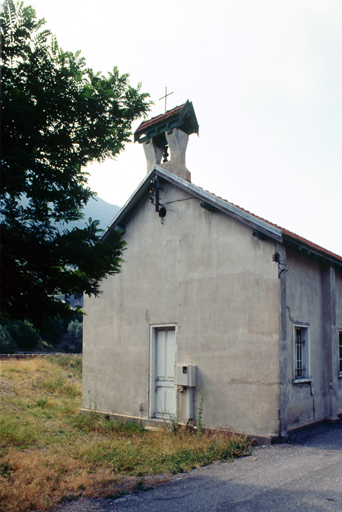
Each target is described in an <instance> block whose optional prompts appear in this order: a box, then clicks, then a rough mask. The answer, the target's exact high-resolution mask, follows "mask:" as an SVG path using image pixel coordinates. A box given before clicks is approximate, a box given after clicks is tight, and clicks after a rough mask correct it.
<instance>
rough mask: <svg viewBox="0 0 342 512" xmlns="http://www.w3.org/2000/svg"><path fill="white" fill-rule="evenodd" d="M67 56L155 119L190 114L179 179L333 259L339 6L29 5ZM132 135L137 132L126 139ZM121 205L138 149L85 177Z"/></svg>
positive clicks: (321, 1)
mask: <svg viewBox="0 0 342 512" xmlns="http://www.w3.org/2000/svg"><path fill="white" fill-rule="evenodd" d="M25 4H31V5H33V7H35V9H36V11H37V16H38V17H44V18H45V19H46V21H47V25H46V27H47V28H49V29H51V30H52V32H53V33H54V34H55V35H56V36H57V40H58V41H59V44H60V46H61V47H62V48H63V49H64V50H71V51H76V50H78V49H80V50H81V51H82V55H83V56H84V57H85V58H86V61H87V65H88V66H90V67H92V68H93V69H94V70H95V71H99V70H101V71H103V72H106V71H108V70H111V69H112V68H113V66H117V67H118V68H119V71H120V73H129V74H130V75H131V84H132V85H133V86H136V85H137V83H138V82H142V91H146V92H149V93H150V95H151V98H152V100H153V101H154V102H155V106H154V107H153V109H152V112H151V116H155V115H158V114H160V113H162V112H163V111H164V102H163V101H159V98H160V97H161V96H163V95H164V91H165V86H167V87H168V92H172V91H173V94H172V95H171V96H170V97H169V99H168V104H167V108H168V109H170V108H173V107H175V106H176V105H180V104H182V103H184V102H185V101H186V100H187V99H189V100H190V101H192V102H193V105H194V108H195V112H196V116H197V120H198V123H199V126H200V130H199V137H197V135H191V136H190V138H189V144H188V150H187V167H188V169H189V170H190V171H191V174H192V181H193V183H195V184H196V185H198V186H201V187H203V188H204V189H206V190H209V191H210V192H213V193H215V194H216V195H219V196H221V197H223V198H224V199H227V200H228V201H230V202H232V203H234V204H236V205H238V206H241V207H243V208H245V209H247V210H249V211H251V212H252V213H255V214H257V215H259V216H261V217H263V218H265V219H266V220H269V221H271V222H274V223H276V224H278V225H280V226H282V227H284V228H287V229H289V230H291V231H293V232H295V233H297V234H299V235H301V236H304V237H306V238H308V239H309V240H311V241H313V242H315V243H317V244H319V245H322V246H323V247H325V248H326V249H329V250H331V251H333V252H336V253H337V254H340V255H342V229H341V219H342V201H341V190H342V2H341V0H225V1H223V0H211V1H210V2H203V1H202V2H201V1H199V0H173V2H161V1H160V0H148V1H145V2H143V1H141V0H130V1H127V0H120V1H119V0H112V1H109V0H96V1H95V2H94V1H91V2H90V1H89V0H83V1H80V0H59V1H58V2H55V1H47V0H32V2H27V1H25ZM139 124H140V121H139V122H136V123H135V124H134V126H133V131H134V130H135V129H136V128H137V126H138V125H139ZM89 171H90V172H91V177H90V179H89V184H90V186H91V188H92V189H93V190H95V191H96V192H97V193H98V195H99V196H100V197H101V198H103V199H104V200H105V201H107V202H109V203H112V204H117V205H119V206H121V205H123V204H124V203H125V201H126V200H127V199H128V197H129V196H130V195H131V194H132V192H133V191H134V190H135V189H136V187H137V186H138V185H139V183H140V182H141V181H142V179H143V178H144V176H145V174H146V162H145V156H144V152H143V148H142V147H141V146H140V145H138V144H133V143H132V144H130V145H129V146H127V148H126V150H125V152H124V153H122V154H121V155H119V157H118V158H117V160H116V161H108V162H105V163H104V164H102V165H101V166H99V165H96V166H95V165H94V166H92V167H91V168H90V169H89Z"/></svg>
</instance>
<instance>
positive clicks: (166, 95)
mask: <svg viewBox="0 0 342 512" xmlns="http://www.w3.org/2000/svg"><path fill="white" fill-rule="evenodd" d="M171 94H173V92H169V94H167V87H165V96H162V97H161V98H159V101H160V100H163V99H164V98H165V111H164V114H165V112H166V98H167V97H168V96H171Z"/></svg>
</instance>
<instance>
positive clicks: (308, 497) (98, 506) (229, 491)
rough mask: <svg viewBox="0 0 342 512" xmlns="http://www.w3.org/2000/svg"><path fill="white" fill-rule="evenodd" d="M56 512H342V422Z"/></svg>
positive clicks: (78, 502) (59, 507) (65, 507)
mask: <svg viewBox="0 0 342 512" xmlns="http://www.w3.org/2000/svg"><path fill="white" fill-rule="evenodd" d="M54 510H55V512H95V511H96V512H114V511H115V512H127V511H129V512H143V511H148V512H177V511H181V512H195V511H201V512H206V511H215V512H292V511H293V512H294V511H296V512H342V422H340V423H339V424H338V425H320V426H318V427H316V428H314V429H310V430H306V431H302V432H300V433H297V434H295V435H292V436H291V438H290V439H289V441H288V442H286V443H283V444H277V445H274V446H271V447H258V448H256V449H255V450H254V453H253V455H252V456H251V457H244V458H242V459H237V460H236V461H234V462H232V463H227V462H224V463H217V464H211V465H210V466H206V467H204V468H200V469H195V470H193V471H190V472H189V473H186V474H182V475H177V476H175V477H174V478H172V480H171V481H170V482H168V483H167V484H165V485H163V486H161V487H157V488H155V489H153V490H151V491H147V492H139V493H137V494H133V495H130V496H124V497H122V498H120V499H118V500H101V499H99V500H97V499H87V500H85V499H81V500H78V501H76V502H72V503H68V504H64V505H60V506H58V507H57V508H55V509H54Z"/></svg>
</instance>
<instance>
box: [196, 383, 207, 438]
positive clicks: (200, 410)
mask: <svg viewBox="0 0 342 512" xmlns="http://www.w3.org/2000/svg"><path fill="white" fill-rule="evenodd" d="M205 395H206V390H205V389H201V392H200V400H199V406H198V416H197V429H198V430H197V435H198V436H201V435H202V419H203V404H204V398H205Z"/></svg>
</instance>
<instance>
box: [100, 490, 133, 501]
mask: <svg viewBox="0 0 342 512" xmlns="http://www.w3.org/2000/svg"><path fill="white" fill-rule="evenodd" d="M127 494H128V492H124V491H123V492H117V493H115V494H106V496H105V497H104V499H105V500H118V499H119V498H122V497H123V496H127Z"/></svg>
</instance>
